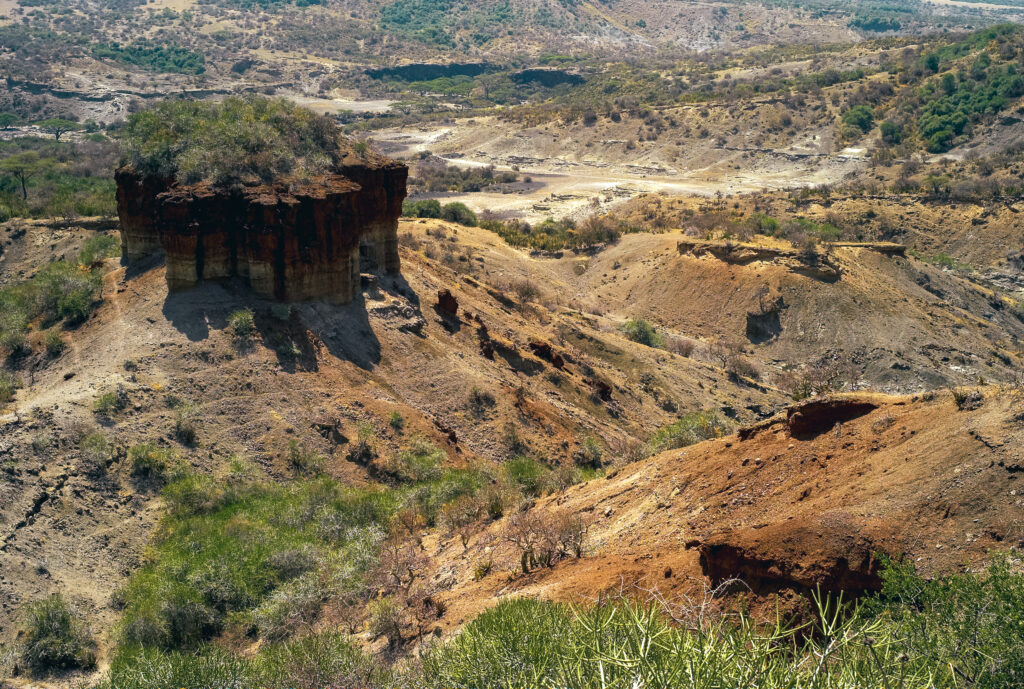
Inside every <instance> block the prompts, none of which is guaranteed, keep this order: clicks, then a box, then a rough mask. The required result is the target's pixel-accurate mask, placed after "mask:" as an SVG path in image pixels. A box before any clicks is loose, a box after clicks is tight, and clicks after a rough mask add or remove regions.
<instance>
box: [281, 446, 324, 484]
mask: <svg viewBox="0 0 1024 689" xmlns="http://www.w3.org/2000/svg"><path fill="white" fill-rule="evenodd" d="M288 463H289V464H290V465H291V467H292V469H294V470H295V471H297V472H299V473H300V474H308V475H312V476H315V475H317V474H319V473H320V472H322V471H323V469H324V457H323V455H321V454H318V453H316V452H314V451H312V450H310V449H309V448H308V447H306V446H304V445H301V444H299V441H298V440H295V439H294V438H293V439H292V440H289V441H288Z"/></svg>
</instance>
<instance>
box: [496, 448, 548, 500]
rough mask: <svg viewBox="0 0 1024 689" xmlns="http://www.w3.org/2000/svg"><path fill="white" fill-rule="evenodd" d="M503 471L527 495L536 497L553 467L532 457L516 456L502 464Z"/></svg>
mask: <svg viewBox="0 0 1024 689" xmlns="http://www.w3.org/2000/svg"><path fill="white" fill-rule="evenodd" d="M501 468H502V472H503V473H504V475H505V476H506V477H507V478H508V480H509V481H511V482H512V483H513V484H515V485H517V486H519V488H520V489H521V490H522V491H523V493H525V494H526V495H530V496H533V497H536V496H538V495H540V493H541V489H542V488H543V487H544V479H545V478H546V477H547V475H548V474H549V473H551V469H549V468H548V467H546V466H545V465H543V464H541V463H540V462H538V461H537V460H536V459H533V458H532V457H526V456H522V457H516V458H515V459H510V460H509V461H507V462H505V463H504V464H502V465H501Z"/></svg>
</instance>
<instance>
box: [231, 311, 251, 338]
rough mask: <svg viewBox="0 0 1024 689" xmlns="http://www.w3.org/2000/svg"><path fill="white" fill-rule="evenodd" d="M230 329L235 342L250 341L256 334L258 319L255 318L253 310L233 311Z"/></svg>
mask: <svg viewBox="0 0 1024 689" xmlns="http://www.w3.org/2000/svg"><path fill="white" fill-rule="evenodd" d="M228 327H229V328H231V335H232V337H234V338H235V340H237V341H239V342H246V341H248V340H249V339H250V338H251V337H252V335H253V333H254V332H256V319H255V318H254V317H253V313H252V309H239V310H237V311H232V312H231V315H230V316H228Z"/></svg>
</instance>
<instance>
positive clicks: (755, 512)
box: [429, 387, 1024, 624]
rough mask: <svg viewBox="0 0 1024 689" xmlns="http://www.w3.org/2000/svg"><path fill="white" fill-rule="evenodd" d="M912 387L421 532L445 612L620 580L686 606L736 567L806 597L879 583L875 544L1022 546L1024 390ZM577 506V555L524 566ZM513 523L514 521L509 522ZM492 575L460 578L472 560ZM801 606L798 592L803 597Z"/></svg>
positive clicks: (764, 591)
mask: <svg viewBox="0 0 1024 689" xmlns="http://www.w3.org/2000/svg"><path fill="white" fill-rule="evenodd" d="M966 394H967V395H969V400H970V401H969V402H967V403H965V402H964V401H963V400H962V399H959V398H958V399H957V400H955V399H954V396H953V394H951V393H949V392H946V391H943V392H939V393H927V394H925V395H919V396H913V397H887V396H883V395H846V396H839V397H834V398H829V399H819V400H815V401H811V402H807V403H801V404H797V405H794V406H792V407H789V408H788V409H786V410H785V411H784V412H783V413H781V414H780V415H779V416H776V417H774V418H772V419H770V420H767V421H765V422H763V423H761V424H758V425H756V426H753V427H748V428H745V429H741V430H740V432H739V435H734V436H729V437H725V438H721V439H718V440H710V441H707V442H704V443H701V444H699V445H695V446H692V447H689V448H686V449H683V450H676V451H670V452H665V453H662V454H660V455H657V456H655V457H652V458H650V459H646V460H643V461H640V462H637V463H634V464H631V465H628V466H625V467H622V468H621V469H619V470H618V471H615V472H613V473H610V474H609V475H608V476H607V477H606V478H604V479H598V480H594V481H591V482H589V483H586V484H583V485H579V486H574V487H572V488H570V489H569V490H568V491H566V493H565V494H562V495H557V496H551V497H549V498H545V499H543V500H539V501H538V502H537V504H536V505H535V506H534V507H533V508H532V509H531V510H530V512H528V513H527V515H526V517H523V516H514V517H507V518H505V519H504V520H501V521H498V522H496V523H494V524H493V525H491V526H490V527H488V528H487V529H485V530H483V531H482V532H481V533H479V534H477V535H476V536H475V537H474V539H473V540H472V541H471V545H470V546H469V548H468V549H466V550H465V551H464V550H463V548H462V546H461V544H460V543H459V541H458V540H457V539H452V538H444V537H441V538H439V539H438V540H436V541H432V542H431V543H430V544H429V547H430V549H431V554H432V555H433V556H434V560H435V562H438V563H441V564H439V565H438V567H437V569H438V571H439V572H440V573H441V575H442V576H445V577H448V578H450V579H451V580H452V581H455V582H457V584H456V585H455V587H454V588H453V589H452V592H451V594H450V596H451V597H450V599H449V600H450V601H451V611H452V619H451V620H450V623H451V624H458V623H459V621H460V620H463V619H470V618H471V617H472V616H473V615H475V614H476V613H478V612H479V611H480V609H481V607H486V606H490V605H493V604H495V602H496V601H498V600H500V599H502V598H504V597H514V596H531V597H532V596H540V597H543V598H554V599H558V600H574V599H575V600H586V599H597V598H600V597H601V596H603V595H613V594H616V593H618V592H620V591H626V592H630V591H632V592H635V593H638V594H642V595H646V594H647V593H648V592H653V591H657V592H659V593H660V595H661V596H663V597H664V598H666V599H669V600H674V599H676V597H678V596H688V597H690V600H691V601H697V602H700V601H701V600H702V598H703V597H704V596H705V595H706V594H707V591H708V590H709V589H711V588H714V587H716V586H717V585H719V584H721V583H722V582H723V581H725V580H727V579H730V578H731V577H733V576H737V577H739V578H740V579H741V580H742V583H739V582H737V583H734V584H732V585H731V588H730V591H731V592H732V593H733V594H734V595H739V596H741V597H745V598H749V599H750V602H752V603H757V602H762V601H768V602H769V603H770V604H769V606H768V607H767V608H766V612H767V613H768V615H769V616H770V615H773V614H774V610H775V609H774V603H775V602H776V601H779V600H781V601H783V602H784V605H790V606H796V605H801V604H806V599H802V598H801V596H802V595H806V594H807V593H808V592H809V591H811V590H814V589H815V588H816V587H817V586H821V587H822V589H823V590H830V591H837V590H846V591H856V590H863V589H874V588H877V587H878V586H880V580H879V579H878V570H877V566H878V563H877V561H876V559H875V554H876V553H889V554H891V555H905V556H907V557H909V558H911V559H912V560H913V561H914V562H915V563H916V565H917V567H918V568H919V569H920V570H921V571H924V572H929V573H933V574H934V573H936V572H942V571H949V570H950V569H952V568H957V567H960V566H963V565H965V564H969V563H977V562H979V561H981V560H983V559H984V558H985V556H986V553H988V552H989V551H991V550H993V549H995V550H1005V549H1007V548H1020V547H1021V545H1022V542H1024V517H1022V515H1024V509H1022V507H1024V502H1022V499H1021V496H1020V488H1019V486H1018V485H1017V483H1018V481H1017V477H1018V476H1019V472H1020V471H1021V459H1020V457H1019V453H1018V452H1017V451H1016V449H1015V447H1016V442H1017V439H1018V438H1019V436H1020V433H1021V426H1020V420H1019V417H1020V413H1021V408H1022V407H1021V405H1022V403H1024V398H1022V397H1021V392H1020V390H1019V389H1017V388H1005V387H990V388H987V389H986V388H978V389H972V390H971V391H969V392H967V393H966ZM563 515H583V517H584V519H586V520H587V523H588V524H589V533H588V542H589V543H590V544H591V545H590V550H589V552H588V554H587V555H586V556H585V557H583V558H581V559H569V560H565V561H562V562H560V563H558V564H557V565H556V566H554V567H552V568H545V567H540V568H538V569H536V570H534V571H532V572H531V573H530V574H525V575H524V574H522V573H520V572H518V571H517V569H518V564H519V552H520V549H519V548H517V547H516V545H515V544H514V543H512V542H510V541H511V539H512V538H514V536H515V535H516V534H518V533H519V532H520V531H522V530H524V529H525V528H535V529H536V530H537V532H538V533H542V532H543V529H544V525H545V524H551V523H557V520H558V519H559V518H560V517H562V516H563ZM525 519H528V520H530V523H529V524H523V523H521V522H523V521H524V520H525ZM481 560H485V561H493V563H494V568H495V570H496V573H495V574H493V575H490V576H488V577H485V578H483V579H482V580H479V581H475V580H474V578H473V576H472V568H473V566H474V564H475V563H478V562H480V561H481ZM801 601H802V602H801Z"/></svg>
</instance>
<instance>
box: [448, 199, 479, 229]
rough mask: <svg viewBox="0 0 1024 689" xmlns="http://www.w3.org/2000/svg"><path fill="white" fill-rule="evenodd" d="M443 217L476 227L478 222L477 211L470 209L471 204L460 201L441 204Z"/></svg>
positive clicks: (449, 220)
mask: <svg viewBox="0 0 1024 689" xmlns="http://www.w3.org/2000/svg"><path fill="white" fill-rule="evenodd" d="M441 219H442V220H447V221H448V222H455V223H459V224H460V225H466V226H468V227H476V224H477V217H476V213H474V212H473V211H472V210H470V209H469V206H467V205H466V204H464V203H460V202H458V201H455V202H453V203H446V204H444V205H443V206H441Z"/></svg>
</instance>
